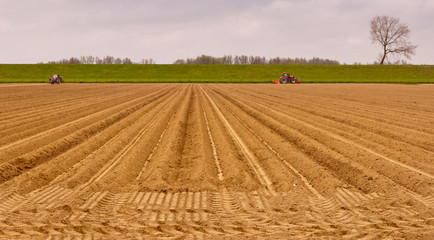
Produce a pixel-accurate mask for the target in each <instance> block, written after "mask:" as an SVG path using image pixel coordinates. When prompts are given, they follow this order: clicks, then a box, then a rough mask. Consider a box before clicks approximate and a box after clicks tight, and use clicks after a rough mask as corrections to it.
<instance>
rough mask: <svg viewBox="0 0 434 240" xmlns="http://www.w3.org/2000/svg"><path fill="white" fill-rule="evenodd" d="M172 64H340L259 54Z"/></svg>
mask: <svg viewBox="0 0 434 240" xmlns="http://www.w3.org/2000/svg"><path fill="white" fill-rule="evenodd" d="M173 64H226V65H231V64H235V65H248V64H250V65H253V64H282V65H283V64H285V65H340V63H339V62H338V61H336V60H330V59H322V58H317V57H314V58H311V59H305V58H281V57H276V58H270V59H267V58H265V57H260V56H246V55H241V56H238V55H236V56H232V55H225V56H223V57H213V56H208V55H201V56H197V57H196V58H187V59H178V60H176V61H175V62H173Z"/></svg>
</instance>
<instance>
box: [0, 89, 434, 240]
mask: <svg viewBox="0 0 434 240" xmlns="http://www.w3.org/2000/svg"><path fill="white" fill-rule="evenodd" d="M61 87H62V88H56V89H54V88H50V86H44V85H31V86H30V85H23V86H15V87H13V88H12V87H4V88H0V93H1V94H2V96H7V97H6V98H4V101H2V102H1V103H0V123H1V124H2V125H1V127H0V134H1V133H4V134H3V135H1V137H0V169H1V173H0V177H1V178H0V239H3V238H5V239H47V238H48V239H120V238H121V239H140V238H161V239H173V238H185V239H208V238H212V239H227V238H242V237H243V238H257V237H259V238H271V239H279V238H285V239H291V238H293V239H300V238H339V239H379V238H390V239H394V238H415V239H417V238H427V239H428V238H429V237H430V236H433V235H434V215H433V208H434V192H433V190H434V182H433V177H432V176H433V174H434V166H433V164H432V157H434V149H433V147H432V146H434V142H433V140H432V139H434V128H433V127H432V126H433V123H434V109H433V108H432V107H430V106H434V100H433V99H432V97H431V96H432V92H433V91H434V88H433V86H430V85H422V86H411V87H410V86H390V85H300V86H289V85H285V86H278V87H277V88H276V86H272V85H188V84H186V85H179V84H144V85H128V84H119V85H104V84H102V85H92V84H90V85H74V84H65V85H62V86H61ZM29 88H32V91H30V92H29ZM390 89H392V90H393V91H390ZM21 91H22V92H21ZM331 92H333V94H331ZM372 92H376V93H377V94H376V95H373V94H372ZM65 93H68V94H66V95H65ZM379 93H381V94H379ZM22 94H29V96H28V97H27V98H23V99H22V101H21V102H20V101H17V99H20V98H19V97H20V96H21V95H22ZM61 94H63V95H65V100H67V101H66V103H65V104H64V105H61V104H57V103H56V104H53V105H51V106H50V105H47V104H46V102H47V101H48V99H47V98H53V97H56V96H59V95H61ZM336 96H340V97H339V98H337V97H336ZM398 96H399V97H398ZM8 99H11V100H10V101H14V104H10V102H8V101H9V100H8ZM402 101H406V102H408V103H411V102H414V104H413V103H412V104H408V105H402V104H401V103H402ZM372 102H375V103H376V104H375V105H372V104H370V103H372ZM277 103H278V104H277ZM418 103H423V104H418ZM57 116H58V118H57V119H59V121H60V122H58V123H56V124H48V123H49V122H52V121H54V120H55V119H56V117H57ZM406 136H407V137H408V138H407V137H406Z"/></svg>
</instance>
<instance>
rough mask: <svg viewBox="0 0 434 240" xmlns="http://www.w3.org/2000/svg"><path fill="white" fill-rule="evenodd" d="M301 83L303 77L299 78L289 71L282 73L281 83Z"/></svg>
mask: <svg viewBox="0 0 434 240" xmlns="http://www.w3.org/2000/svg"><path fill="white" fill-rule="evenodd" d="M288 82H290V83H301V79H297V78H296V77H295V76H291V75H289V74H288V73H286V72H285V73H282V76H281V77H280V79H279V83H281V84H285V83H288Z"/></svg>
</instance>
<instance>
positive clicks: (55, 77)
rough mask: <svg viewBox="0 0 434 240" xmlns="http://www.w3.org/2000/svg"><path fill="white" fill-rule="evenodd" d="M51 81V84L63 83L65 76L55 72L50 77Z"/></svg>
mask: <svg viewBox="0 0 434 240" xmlns="http://www.w3.org/2000/svg"><path fill="white" fill-rule="evenodd" d="M50 83H51V84H55V83H57V84H60V83H63V77H62V76H61V75H60V74H53V75H51V77H50Z"/></svg>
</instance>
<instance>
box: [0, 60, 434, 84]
mask: <svg viewBox="0 0 434 240" xmlns="http://www.w3.org/2000/svg"><path fill="white" fill-rule="evenodd" d="M282 72H288V73H290V74H292V75H296V76H298V77H301V78H302V80H303V82H304V83H405V84H418V83H434V66H433V65H408V66H374V65H369V66H366V65H356V66H353V65H341V66H319V65H69V64H67V65H60V64H58V65H48V64H0V83H17V82H20V83H21V82H33V83H38V82H48V78H49V77H50V75H51V74H53V73H59V74H62V75H63V76H64V78H65V82H67V83H72V82H74V83H87V82H92V83H139V82H148V83H151V82H188V83H191V82H202V83H207V82H219V83H220V82H221V83H271V82H272V81H273V80H277V79H279V77H280V74H281V73H282Z"/></svg>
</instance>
